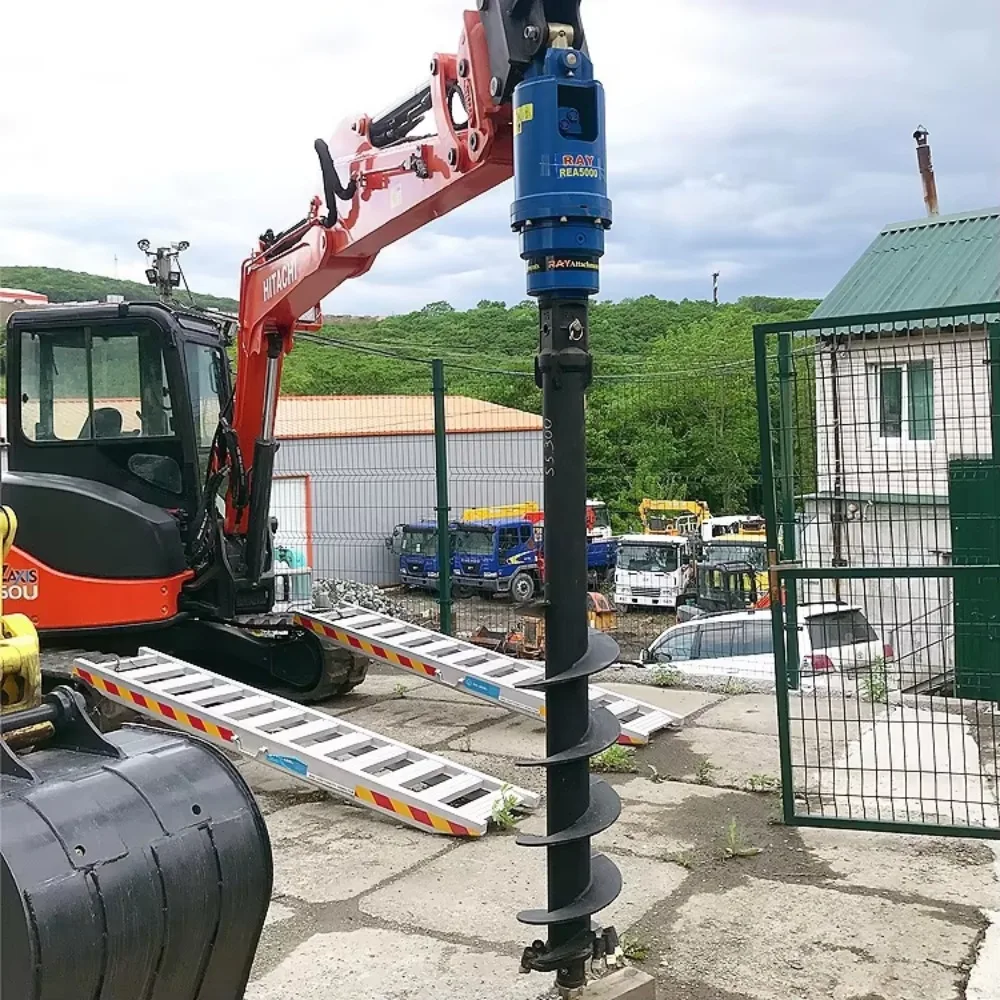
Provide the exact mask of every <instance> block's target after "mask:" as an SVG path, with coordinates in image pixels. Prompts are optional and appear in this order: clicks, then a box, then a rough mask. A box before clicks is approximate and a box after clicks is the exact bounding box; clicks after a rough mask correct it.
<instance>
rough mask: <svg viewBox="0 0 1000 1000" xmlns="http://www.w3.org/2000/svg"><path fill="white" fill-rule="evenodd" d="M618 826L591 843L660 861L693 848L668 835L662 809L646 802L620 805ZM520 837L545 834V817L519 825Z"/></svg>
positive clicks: (601, 847)
mask: <svg viewBox="0 0 1000 1000" xmlns="http://www.w3.org/2000/svg"><path fill="white" fill-rule="evenodd" d="M622 805H623V808H622V814H621V816H620V817H619V819H618V822H617V823H615V824H614V826H612V827H611V828H610V829H608V830H605V831H604V833H602V834H599V835H598V836H597V837H595V838H594V840H593V841H592V843H593V846H594V848H595V849H596V850H599V851H603V852H605V853H607V854H619V853H622V854H634V855H637V856H639V857H643V858H653V859H656V860H660V861H664V860H668V859H669V858H671V857H673V856H674V855H677V854H680V853H682V852H683V851H687V850H690V849H691V847H692V846H693V844H692V843H691V842H690V841H689V840H687V839H681V838H678V837H677V836H675V835H673V834H671V832H670V830H669V827H667V826H666V825H665V824H664V823H663V808H662V806H658V805H651V804H649V803H646V802H623V803H622ZM518 829H519V830H521V831H523V832H524V833H539V834H541V833H545V816H544V814H541V813H539V814H536V815H533V816H530V817H528V818H526V819H524V820H522V821H521V823H520V825H519V827H518Z"/></svg>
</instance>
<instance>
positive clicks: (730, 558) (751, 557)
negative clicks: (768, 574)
mask: <svg viewBox="0 0 1000 1000" xmlns="http://www.w3.org/2000/svg"><path fill="white" fill-rule="evenodd" d="M705 559H706V561H707V562H710V563H713V564H717V563H731V562H742V563H749V564H750V565H751V566H753V568H754V569H755V570H757V571H758V572H762V571H763V570H765V569H767V548H766V547H765V546H763V545H753V544H749V543H747V544H745V545H738V544H736V545H734V544H733V543H731V542H727V543H721V542H714V543H713V542H709V543H708V544H707V545H706V546H705Z"/></svg>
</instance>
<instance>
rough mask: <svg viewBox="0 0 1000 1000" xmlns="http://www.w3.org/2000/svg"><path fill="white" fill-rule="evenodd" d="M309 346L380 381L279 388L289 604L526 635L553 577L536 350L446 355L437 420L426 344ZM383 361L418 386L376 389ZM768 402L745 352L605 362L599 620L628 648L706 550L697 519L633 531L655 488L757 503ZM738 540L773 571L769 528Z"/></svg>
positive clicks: (661, 626) (594, 470)
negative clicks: (445, 529) (444, 546)
mask: <svg viewBox="0 0 1000 1000" xmlns="http://www.w3.org/2000/svg"><path fill="white" fill-rule="evenodd" d="M303 348H306V349H310V350H314V351H315V352H316V353H315V360H313V356H312V355H310V357H309V362H310V365H314V366H315V369H316V371H317V372H318V371H320V370H326V369H331V375H330V376H329V378H328V381H330V382H332V383H333V384H334V385H339V384H341V382H342V380H341V381H338V378H337V376H336V374H335V373H333V372H332V363H331V362H330V361H329V357H330V356H331V351H332V352H333V355H334V356H335V357H336V358H337V363H338V365H339V366H340V370H341V371H343V370H346V369H350V371H351V373H352V376H351V381H350V386H351V387H352V388H354V389H359V388H360V389H365V388H367V386H368V385H369V384H370V386H371V387H372V389H373V390H376V391H373V392H372V393H371V394H368V393H365V392H352V393H350V394H338V395H328V396H315V395H314V396H307V395H286V396H284V397H283V398H282V401H281V403H280V406H279V418H278V434H279V437H280V438H281V439H282V446H281V449H280V450H279V453H278V463H277V473H278V478H277V480H276V483H275V490H274V502H273V505H272V513H273V514H274V515H275V517H276V518H277V520H278V534H277V540H278V547H279V556H280V558H281V560H282V565H281V567H280V574H281V575H280V583H281V596H282V597H284V598H285V599H286V600H287V601H288V602H289V603H292V604H304V603H308V602H309V601H311V600H313V599H315V600H316V602H317V603H319V604H320V605H322V604H324V603H325V602H330V603H335V602H336V601H338V600H357V599H364V600H365V601H366V602H368V603H375V604H376V605H378V606H379V607H380V608H381V609H383V610H386V611H390V612H396V613H399V614H402V615H404V616H405V617H407V618H409V619H411V620H414V621H419V622H422V623H427V624H432V625H440V623H441V622H442V621H445V622H447V621H448V619H449V617H450V625H451V628H452V630H453V631H455V632H456V633H458V634H463V635H471V634H474V633H477V632H478V633H480V634H481V635H482V636H483V638H484V639H489V638H490V637H492V638H493V639H494V640H495V641H497V642H503V641H505V640H506V638H507V637H508V636H513V637H515V638H516V637H517V636H521V635H523V632H524V625H525V622H526V619H531V618H532V617H535V616H537V615H538V613H539V612H538V607H537V602H538V600H539V599H540V598H541V596H542V593H543V584H542V579H541V572H540V570H541V567H540V566H539V560H538V555H539V554H540V552H541V550H542V547H543V537H544V527H543V526H542V525H541V524H540V523H539V522H540V518H541V509H542V505H543V475H542V463H541V459H542V447H541V445H542V420H541V416H540V413H539V411H540V407H541V394H540V392H539V391H538V389H537V388H536V387H535V383H534V377H533V373H532V372H531V371H530V370H529V365H530V358H518V359H516V361H512V362H511V367H510V368H504V369H500V368H493V369H485V368H479V367H477V366H476V365H474V364H472V363H470V362H467V361H465V360H464V359H452V360H449V361H447V362H446V363H444V364H443V365H441V372H442V376H443V378H442V382H443V387H444V393H443V399H441V400H440V401H439V402H440V403H441V407H442V408H443V414H441V412H440V408H439V417H438V419H437V420H436V419H435V408H434V378H433V362H432V361H431V360H430V359H428V360H422V359H415V358H407V357H402V356H401V355H400V354H399V353H397V352H392V353H391V354H390V353H388V352H387V353H386V354H379V353H377V352H375V353H373V352H372V351H370V350H364V349H352V348H350V347H349V346H347V345H345V344H343V343H340V344H338V345H337V346H336V348H335V349H334V348H331V347H330V346H329V345H325V346H322V347H319V346H316V347H314V346H313V345H312V344H308V343H307V344H304V345H300V347H299V348H298V349H297V350H302V349H303ZM324 366H325V368H324ZM380 366H387V367H388V366H391V368H392V379H391V381H392V384H394V385H399V386H401V387H402V388H403V389H404V390H405V391H402V392H398V393H396V394H392V395H385V394H382V393H379V392H378V391H377V390H378V388H379V387H380V386H382V385H384V384H385V381H386V380H385V377H384V376H385V371H384V370H380ZM366 373H368V374H366ZM297 388H298V386H297V385H296V383H295V382H294V380H293V383H292V385H291V389H292V391H293V392H294V391H295V390H296V389H297ZM755 407H756V402H755V395H754V383H753V368H752V361H751V359H750V358H746V359H744V360H742V361H740V362H735V363H734V362H727V363H724V364H712V363H711V362H710V361H709V362H706V361H702V362H701V363H700V364H694V365H691V366H689V367H687V368H684V366H683V364H682V359H678V361H677V363H676V365H675V366H674V367H671V368H666V367H664V368H662V369H660V370H657V369H655V368H653V367H652V366H651V365H650V364H649V363H641V364H640V363H637V362H624V363H618V364H614V363H610V362H609V363H607V364H602V363H601V362H598V368H597V371H596V374H595V379H594V383H593V386H592V388H591V391H590V394H589V396H588V403H587V422H588V480H589V487H588V489H589V495H590V497H591V501H592V502H591V527H590V534H591V536H592V539H593V540H592V543H591V559H590V576H591V587H592V589H593V590H595V591H599V592H602V593H603V594H604V595H605V596H606V597H607V598H609V599H610V600H611V601H612V602H613V604H614V605H615V609H616V613H615V614H614V616H613V618H612V620H611V621H610V623H609V622H608V621H607V620H604V621H602V626H603V627H605V628H609V629H610V630H611V631H612V632H613V634H614V635H615V637H616V639H617V640H618V642H619V645H620V646H621V648H622V652H623V657H624V658H627V659H635V658H637V657H638V655H639V652H640V650H642V649H643V648H644V647H646V646H647V645H649V643H650V642H651V641H652V640H654V639H655V638H656V637H657V636H658V635H659V634H660V633H661V632H663V631H664V630H665V629H666V628H667V627H669V626H671V625H673V624H674V622H675V606H676V604H677V601H678V599H679V596H680V595H683V593H684V591H685V588H686V589H687V590H691V589H692V586H693V579H694V577H693V573H692V571H691V569H690V568H689V566H688V562H689V560H691V559H693V558H694V557H695V556H696V555H697V554H698V553H699V552H700V549H698V547H697V544H696V543H697V538H696V537H695V536H696V535H697V534H698V532H697V531H692V533H691V534H690V536H689V537H688V536H685V537H680V536H677V537H672V538H667V539H665V538H664V537H662V536H661V537H659V538H657V539H655V540H653V542H650V540H649V539H637V538H632V537H630V536H634V535H639V534H641V533H642V532H643V531H644V525H643V522H642V519H641V517H640V505H641V503H642V501H643V499H644V498H650V499H654V500H667V499H685V500H688V499H690V500H699V501H705V503H706V504H707V505H708V506H709V507H710V508H711V510H712V512H713V513H715V514H731V515H736V514H745V513H749V512H759V511H760V497H761V492H760V482H759V480H760V468H759V457H758V456H759V449H758V445H757V428H756V411H755ZM442 416H443V419H442ZM436 438H437V440H438V441H440V440H442V439H443V441H444V443H445V449H444V458H445V461H444V462H442V456H441V453H440V451H439V450H438V449H437V448H436ZM445 466H446V468H445ZM442 505H444V506H446V507H447V510H448V519H449V522H450V526H451V527H450V531H449V533H448V542H449V547H450V549H451V556H452V558H451V559H450V560H449V561H448V565H449V566H450V567H451V576H452V580H451V587H450V588H449V591H448V593H449V595H450V598H451V600H450V608H449V607H447V606H446V607H445V608H442V591H441V589H440V586H439V581H440V573H441V561H440V559H439V549H440V547H441V546H440V542H439V531H438V508H439V507H440V506H442ZM661 521H662V518H661ZM647 526H649V527H650V528H651V529H656V528H657V526H658V525H657V522H655V519H654V520H653V521H649V522H648V523H647ZM660 527H662V525H660ZM687 527H688V528H692V529H693V527H694V526H693V525H691V524H689V525H687ZM608 536H613V538H610V537H608ZM744 549H745V550H746V551H743V550H744ZM741 553H742V556H743V557H746V558H751V559H753V561H754V562H755V563H756V564H757V565H758V568H759V569H760V570H763V567H764V565H765V553H764V545H763V542H756V541H755V542H752V543H748V544H746V545H744V546H742V548H741ZM616 568H617V570H618V573H617V586H616ZM444 603H445V604H446V605H447V604H448V602H444ZM442 610H443V611H444V617H442Z"/></svg>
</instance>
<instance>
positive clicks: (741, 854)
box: [724, 816, 761, 861]
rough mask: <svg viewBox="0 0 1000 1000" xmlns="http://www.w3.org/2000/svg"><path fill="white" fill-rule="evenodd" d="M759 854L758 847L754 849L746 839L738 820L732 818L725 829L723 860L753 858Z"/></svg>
mask: <svg viewBox="0 0 1000 1000" xmlns="http://www.w3.org/2000/svg"><path fill="white" fill-rule="evenodd" d="M760 853H761V849H760V848H759V847H754V846H753V844H751V843H750V842H749V841H748V840H747V838H746V831H745V830H744V829H743V827H742V825H741V824H740V822H739V820H738V819H737V818H736V817H735V816H733V817H732V818H731V819H730V820H729V825H728V826H727V827H726V850H725V855H724V856H725V858H726V860H727V861H732V860H735V859H738V858H753V857H756V855H758V854H760Z"/></svg>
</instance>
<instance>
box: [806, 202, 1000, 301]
mask: <svg viewBox="0 0 1000 1000" xmlns="http://www.w3.org/2000/svg"><path fill="white" fill-rule="evenodd" d="M988 302H1000V208H986V209H982V210H980V211H977V212H961V213H958V214H956V215H936V216H929V217H928V218H925V219H917V220H916V221H914V222H897V223H893V224H891V225H888V226H886V227H885V228H884V229H883V230H882V232H881V233H879V234H878V236H877V237H876V238H875V241H874V242H873V243H872V245H871V246H870V247H869V248H868V249H867V250H866V251H865V252H864V253H863V254H862V255H861V257H860V259H859V260H858V261H857V262H856V263H855V264H854V266H853V267H852V268H851V269H850V270H849V271H848V272H847V274H845V275H844V277H843V278H841V279H840V281H839V283H838V284H837V287H836V288H834V290H833V291H832V292H830V294H829V295H828V296H827V297H826V298H825V299H824V300H823V301H822V302H821V303H820V305H819V307H818V308H817V309H816V311H815V312H814V313H813V318H814V319H826V318H828V317H836V316H854V315H858V314H861V313H883V312H894V311H896V310H900V309H933V308H936V307H937V308H940V307H943V306H963V305H974V304H975V305H979V304H984V303H988Z"/></svg>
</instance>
